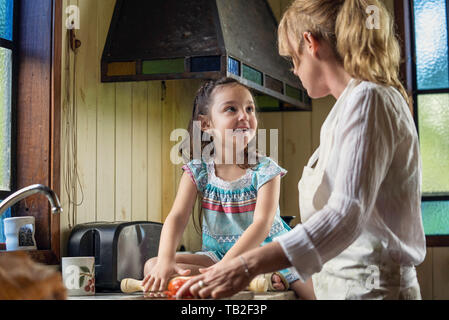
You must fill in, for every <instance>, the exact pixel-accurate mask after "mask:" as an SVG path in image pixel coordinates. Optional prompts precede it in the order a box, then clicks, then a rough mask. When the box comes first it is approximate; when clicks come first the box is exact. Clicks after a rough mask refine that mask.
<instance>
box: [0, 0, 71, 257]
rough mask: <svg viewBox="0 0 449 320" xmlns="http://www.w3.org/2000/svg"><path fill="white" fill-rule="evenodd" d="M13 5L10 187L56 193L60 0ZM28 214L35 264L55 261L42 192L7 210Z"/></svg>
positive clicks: (55, 234) (19, 0) (52, 227)
mask: <svg viewBox="0 0 449 320" xmlns="http://www.w3.org/2000/svg"><path fill="white" fill-rule="evenodd" d="M14 4H15V8H14V10H15V11H14V12H15V17H14V18H15V21H16V22H17V23H16V24H15V27H16V31H15V32H16V36H15V37H14V38H13V40H15V45H16V60H15V61H16V70H15V80H14V81H16V90H15V92H14V95H15V98H16V101H15V104H14V125H13V130H14V133H15V140H14V145H15V152H14V161H15V166H16V169H15V170H14V188H12V192H13V191H16V190H18V189H20V188H23V187H25V186H28V185H31V184H35V183H40V184H44V185H47V186H48V187H50V188H51V189H53V191H55V193H56V194H57V195H58V196H60V157H61V156H60V131H61V130H60V127H61V124H60V121H61V116H60V113H61V68H62V66H61V54H62V18H63V17H62V1H61V0H33V1H27V0H15V3H14ZM36 12H39V14H36ZM36 55H37V56H39V60H36V59H35V58H34V56H36ZM29 215H33V216H34V217H35V218H36V233H35V238H36V243H37V246H38V250H32V251H27V254H28V255H29V256H31V258H32V259H34V260H35V261H38V262H41V263H46V264H59V263H60V255H61V253H60V217H59V214H52V213H51V210H50V206H49V203H48V200H47V199H46V197H45V196H43V195H40V194H36V195H33V196H31V197H29V198H27V199H26V200H24V201H20V202H19V203H17V204H16V205H15V206H14V208H13V211H12V216H29ZM0 249H4V248H0ZM9 254H14V253H11V252H6V251H0V255H2V256H3V255H9Z"/></svg>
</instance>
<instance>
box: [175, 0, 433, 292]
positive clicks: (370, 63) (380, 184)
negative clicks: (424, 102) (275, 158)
mask: <svg viewBox="0 0 449 320" xmlns="http://www.w3.org/2000/svg"><path fill="white" fill-rule="evenodd" d="M373 6H375V7H376V8H377V9H378V13H379V14H378V15H376V16H375V17H374V18H375V19H376V18H379V21H377V22H378V23H379V24H378V25H379V28H377V29H376V28H368V27H367V25H369V24H367V22H368V21H371V19H372V18H373V17H372V16H369V15H368V14H367V12H370V11H372V10H369V9H370V8H371V9H372V8H373ZM375 24H376V23H375ZM278 35H279V52H280V54H281V55H283V56H287V57H290V58H292V60H293V72H294V74H295V75H297V76H298V77H299V78H300V79H301V82H302V84H303V85H304V87H305V88H306V89H307V91H308V94H309V95H310V96H311V97H312V98H320V97H324V96H327V95H329V94H331V95H333V96H334V97H335V98H336V99H337V102H336V104H335V105H334V107H333V108H332V110H331V112H330V113H329V115H328V117H327V118H326V120H325V122H324V123H323V126H322V128H321V133H320V147H319V149H318V150H316V151H315V152H314V154H313V155H312V157H311V158H310V160H309V162H308V164H307V166H306V167H304V170H303V174H302V177H301V180H300V182H299V184H298V188H299V205H300V210H301V220H302V224H299V225H297V226H296V227H295V228H294V229H293V230H291V231H290V232H288V233H286V234H283V235H281V236H280V237H278V238H276V239H275V241H273V242H272V243H269V244H267V245H266V246H263V247H262V248H256V249H252V250H250V251H248V252H245V253H244V254H243V255H242V256H241V257H239V258H238V259H232V260H228V261H227V262H226V263H223V264H221V265H217V266H212V267H211V268H209V269H208V270H207V272H205V273H203V274H202V275H199V276H197V277H194V278H193V279H191V280H189V281H188V282H187V283H185V285H184V286H183V287H182V288H181V289H180V290H179V291H178V295H179V296H181V295H182V294H185V291H186V290H190V292H191V293H192V294H193V295H194V296H200V297H209V296H212V297H214V298H218V297H223V296H229V295H231V294H233V293H234V292H235V291H237V290H240V289H241V288H242V287H244V286H245V285H247V283H248V280H247V277H246V275H245V273H244V272H242V270H241V269H242V264H244V265H245V267H246V270H248V272H249V273H250V274H251V275H255V274H258V273H262V272H269V271H271V270H276V269H279V268H286V267H289V266H294V268H295V269H296V271H297V272H298V274H299V276H300V279H301V280H302V281H306V280H307V279H310V278H312V279H313V289H314V291H315V294H316V297H317V299H420V298H421V295H420V288H419V284H418V281H417V276H416V270H415V266H416V265H418V264H420V263H421V262H422V261H423V260H424V257H425V254H426V244H425V236H424V231H423V226H422V218H421V158H420V154H419V141H418V135H417V132H416V127H415V124H414V121H413V117H412V114H411V112H410V110H409V106H408V104H407V101H408V100H409V99H408V96H407V94H406V91H405V90H404V87H403V86H402V84H401V83H400V81H399V79H398V69H399V63H400V50H399V44H398V41H397V39H396V38H395V35H394V26H393V23H392V19H391V17H390V16H389V14H388V12H387V10H386V9H385V7H384V6H383V5H382V3H381V2H380V1H377V0H369V1H367V0H296V1H294V2H293V3H292V5H291V6H290V7H289V8H288V9H287V11H286V12H285V14H284V16H283V18H282V20H281V22H280V24H279V30H278ZM200 281H201V282H200ZM198 283H202V284H203V286H202V287H200V286H199V285H198ZM204 283H206V284H207V285H204Z"/></svg>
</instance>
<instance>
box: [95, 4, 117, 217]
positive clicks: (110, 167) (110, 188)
mask: <svg viewBox="0 0 449 320" xmlns="http://www.w3.org/2000/svg"><path fill="white" fill-rule="evenodd" d="M99 3H101V7H99V9H98V14H97V20H98V22H97V26H98V27H97V39H98V45H97V56H96V60H95V61H97V63H98V62H99V61H101V56H102V54H103V47H104V44H105V42H106V36H107V32H108V29H109V24H110V21H111V17H112V12H113V10H114V7H115V0H102V1H100V2H99ZM97 69H98V67H97ZM115 106H116V103H115V83H102V82H100V81H98V80H97V190H98V192H97V208H96V220H97V221H113V220H114V217H115V215H114V214H113V213H114V212H115V201H111V199H115V191H116V190H115V174H111V173H113V172H114V170H115V122H116V119H115V115H116V114H115Z"/></svg>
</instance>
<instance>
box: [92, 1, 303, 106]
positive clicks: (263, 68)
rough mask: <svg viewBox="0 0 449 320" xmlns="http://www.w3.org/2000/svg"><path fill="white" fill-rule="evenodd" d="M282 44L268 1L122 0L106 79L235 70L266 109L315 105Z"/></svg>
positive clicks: (106, 56)
mask: <svg viewBox="0 0 449 320" xmlns="http://www.w3.org/2000/svg"><path fill="white" fill-rule="evenodd" d="M276 44H277V24H276V20H275V18H274V16H273V13H272V11H271V9H270V7H269V5H268V3H267V2H266V0H151V1H149V0H117V3H116V5H115V10H114V15H113V17H112V21H111V26H110V29H109V33H108V37H107V40H106V45H105V48H104V51H103V56H102V61H101V79H102V81H103V82H114V81H115V82H119V81H146V80H171V79H217V78H220V77H223V76H228V77H233V78H236V79H237V80H239V81H240V82H241V83H243V84H245V85H247V86H248V87H250V88H252V89H254V90H255V91H256V93H258V97H257V99H258V105H259V107H260V108H261V109H262V110H263V108H268V109H266V110H269V109H273V110H288V109H290V108H291V107H293V108H292V109H296V110H298V109H301V110H310V105H311V103H310V98H309V97H308V96H307V94H306V91H305V90H304V89H303V88H302V86H301V84H300V81H299V80H298V78H296V77H295V76H294V75H293V74H292V73H291V71H290V68H291V66H290V64H289V62H288V61H286V60H285V59H284V58H282V57H281V56H279V54H278V52H277V45H276ZM259 94H260V95H259Z"/></svg>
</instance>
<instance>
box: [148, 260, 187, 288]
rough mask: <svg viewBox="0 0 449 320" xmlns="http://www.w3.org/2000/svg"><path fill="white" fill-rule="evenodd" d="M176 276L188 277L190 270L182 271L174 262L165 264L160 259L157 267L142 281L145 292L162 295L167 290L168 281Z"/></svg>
mask: <svg viewBox="0 0 449 320" xmlns="http://www.w3.org/2000/svg"><path fill="white" fill-rule="evenodd" d="M175 274H176V275H181V276H187V275H189V274H190V270H188V269H182V268H181V267H179V266H178V265H177V264H176V263H175V262H174V261H173V262H165V261H162V260H161V261H159V259H158V262H157V263H156V265H155V266H154V267H153V269H151V271H150V273H148V274H147V275H146V276H145V278H144V279H143V281H142V286H143V288H144V292H148V291H158V292H161V293H162V292H163V291H164V290H166V288H167V283H168V280H170V278H171V277H173V275H175ZM150 295H152V294H150Z"/></svg>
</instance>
